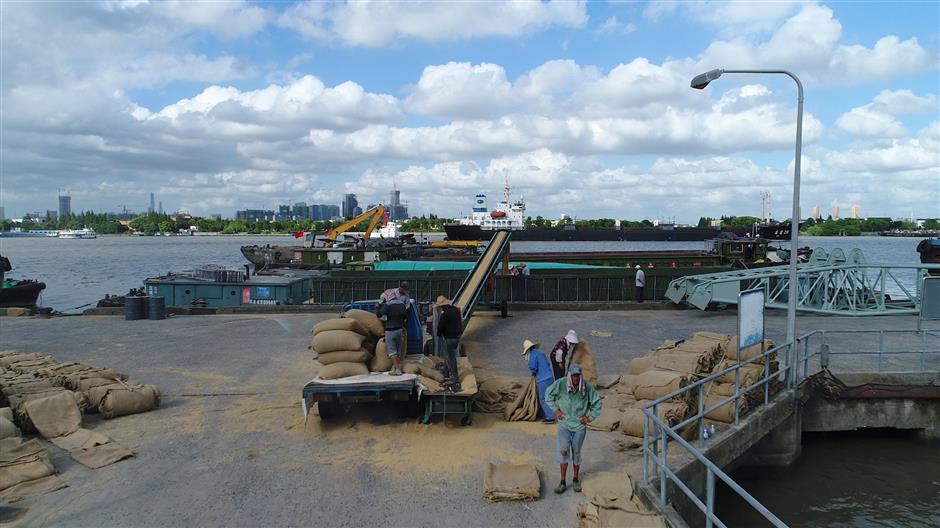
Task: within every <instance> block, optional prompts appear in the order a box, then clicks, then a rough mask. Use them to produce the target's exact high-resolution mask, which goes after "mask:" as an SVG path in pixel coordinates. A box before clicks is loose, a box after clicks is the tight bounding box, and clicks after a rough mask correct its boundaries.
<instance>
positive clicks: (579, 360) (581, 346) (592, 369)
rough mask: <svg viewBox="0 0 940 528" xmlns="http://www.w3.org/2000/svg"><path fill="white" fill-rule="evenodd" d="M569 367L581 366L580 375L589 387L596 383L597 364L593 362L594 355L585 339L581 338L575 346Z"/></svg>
mask: <svg viewBox="0 0 940 528" xmlns="http://www.w3.org/2000/svg"><path fill="white" fill-rule="evenodd" d="M570 364H571V365H581V374H582V375H583V376H584V379H586V380H588V382H589V383H590V384H591V385H594V384H595V383H597V374H598V373H597V362H596V361H594V354H592V353H591V345H590V344H588V342H587V339H584V338H582V339H581V341H579V342H578V344H577V345H575V348H574V353H573V354H571V362H570Z"/></svg>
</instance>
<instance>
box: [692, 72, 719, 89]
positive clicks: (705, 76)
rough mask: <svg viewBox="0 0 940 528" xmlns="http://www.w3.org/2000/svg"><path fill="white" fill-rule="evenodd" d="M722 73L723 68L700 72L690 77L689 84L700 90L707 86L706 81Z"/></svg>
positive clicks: (710, 80)
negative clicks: (690, 81)
mask: <svg viewBox="0 0 940 528" xmlns="http://www.w3.org/2000/svg"><path fill="white" fill-rule="evenodd" d="M722 73H724V70H720V69H717V70H710V71H707V72H705V73H700V74H698V75H696V76H695V77H693V78H692V83H691V86H692V88H695V89H696V90H701V89H703V88H705V87H706V86H708V83H710V82H712V81H714V80H715V79H717V78H719V77H721V74H722Z"/></svg>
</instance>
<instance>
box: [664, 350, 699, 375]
mask: <svg viewBox="0 0 940 528" xmlns="http://www.w3.org/2000/svg"><path fill="white" fill-rule="evenodd" d="M711 363H712V361H711V359H710V358H709V357H707V355H705V354H687V353H682V352H663V353H660V354H657V355H656V356H655V357H654V358H653V366H654V367H655V368H657V369H659V370H673V371H676V372H681V373H683V374H702V373H705V372H708V371H709V370H710V369H711V366H712V365H711Z"/></svg>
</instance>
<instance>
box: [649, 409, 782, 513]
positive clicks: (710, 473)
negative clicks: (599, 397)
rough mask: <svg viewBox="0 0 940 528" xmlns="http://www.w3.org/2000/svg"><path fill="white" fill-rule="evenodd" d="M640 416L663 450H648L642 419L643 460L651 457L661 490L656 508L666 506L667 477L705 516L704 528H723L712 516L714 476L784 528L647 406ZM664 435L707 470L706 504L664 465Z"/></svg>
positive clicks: (761, 505) (765, 508) (755, 500)
mask: <svg viewBox="0 0 940 528" xmlns="http://www.w3.org/2000/svg"><path fill="white" fill-rule="evenodd" d="M643 414H645V415H646V417H645V418H646V419H647V420H650V421H651V422H652V423H653V429H654V430H655V431H661V432H662V446H663V448H662V450H661V451H660V456H659V457H657V456H656V453H655V452H654V451H652V449H651V448H650V446H649V444H648V443H647V436H648V435H647V434H646V433H647V431H646V428H647V422H646V420H644V422H643V458H644V459H646V458H647V457H651V458H652V459H653V460H655V462H656V465H657V466H658V468H659V473H660V477H659V478H660V490H661V493H660V497H659V500H660V507H665V506H666V501H665V493H664V491H665V482H666V480H665V477H667V476H668V477H669V479H670V480H671V481H672V482H673V483H674V484H675V485H676V486H677V487H678V488H679V489H681V490H682V492H683V493H685V494H686V496H687V497H688V498H689V500H691V501H692V502H693V503H694V504H695V506H696V507H698V509H700V510H701V511H702V513H704V514H705V517H706V522H705V526H706V527H709V528H710V527H711V526H712V523H716V524H717V525H718V526H719V527H721V528H727V526H726V525H725V524H724V523H723V522H721V519H719V518H718V516H717V515H715V512H714V509H715V475H717V476H718V478H720V479H721V480H722V482H724V483H725V484H727V485H728V487H730V488H731V489H732V490H734V491H735V493H737V494H738V495H740V496H741V498H743V499H744V500H745V501H746V502H747V503H748V504H750V505H751V506H752V507H753V508H754V509H756V510H757V512H758V513H760V514H761V515H762V516H763V517H764V518H765V519H767V520H768V521H770V523H771V524H773V525H774V526H776V527H778V528H787V525H786V524H785V523H784V522H783V521H781V520H780V519H779V518H778V517H777V516H776V515H774V514H773V513H772V512H771V511H770V510H769V509H767V507H766V506H764V505H763V504H761V503H760V502H759V501H758V500H757V499H755V498H754V497H753V496H751V494H750V493H748V492H747V491H745V490H744V488H742V487H741V486H740V485H739V484H738V483H737V482H735V481H734V480H732V478H731V477H729V476H728V475H727V474H726V473H725V472H724V471H722V470H721V468H719V467H718V466H716V465H715V464H714V463H713V462H712V461H711V460H708V458H706V457H705V455H703V454H702V453H701V452H700V451H699V450H698V449H696V448H695V447H694V446H692V444H690V443H688V442H687V441H686V440H685V439H684V438H682V437H681V436H680V435H679V434H677V433H676V432H675V431H673V430H672V428H671V427H669V425H668V424H667V423H666V422H664V421H662V420H661V419H660V418H659V416H657V415H656V414H655V412H653V411H652V410H651V406H646V407H644V408H643ZM666 435H669V437H671V438H672V439H673V441H675V442H678V443H679V445H680V446H682V447H683V448H685V450H686V451H688V452H689V454H691V455H692V456H693V457H694V458H695V459H696V460H698V461H699V462H701V463H702V464H704V465H705V469H706V470H707V473H706V475H707V479H706V497H707V498H706V502H707V504H705V503H703V502H702V501H701V499H699V498H698V496H696V495H695V493H693V492H692V490H690V489H689V488H688V486H686V485H685V483H684V482H682V479H680V478H679V477H678V476H677V475H676V474H675V473H674V472H673V471H672V470H671V469H669V467H668V466H667V465H666V442H665V440H666ZM644 466H645V464H644ZM645 469H646V468H645V467H644V471H645ZM645 480H646V479H645V477H644V481H645Z"/></svg>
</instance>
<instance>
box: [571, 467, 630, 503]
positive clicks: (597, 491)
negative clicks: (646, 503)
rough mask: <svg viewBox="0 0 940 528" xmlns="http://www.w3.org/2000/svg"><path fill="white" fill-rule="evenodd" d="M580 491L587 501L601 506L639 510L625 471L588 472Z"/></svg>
mask: <svg viewBox="0 0 940 528" xmlns="http://www.w3.org/2000/svg"><path fill="white" fill-rule="evenodd" d="M582 485H583V488H582V490H581V491H582V492H583V493H584V498H585V499H587V501H588V502H590V503H591V504H594V505H596V506H599V507H601V508H616V509H618V510H624V511H630V512H635V511H639V507H638V505H637V504H636V503H635V502H633V482H631V480H630V476H629V475H627V474H626V473H617V472H613V471H601V472H598V473H589V474H588V476H587V478H586V479H584V482H583V483H582Z"/></svg>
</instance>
